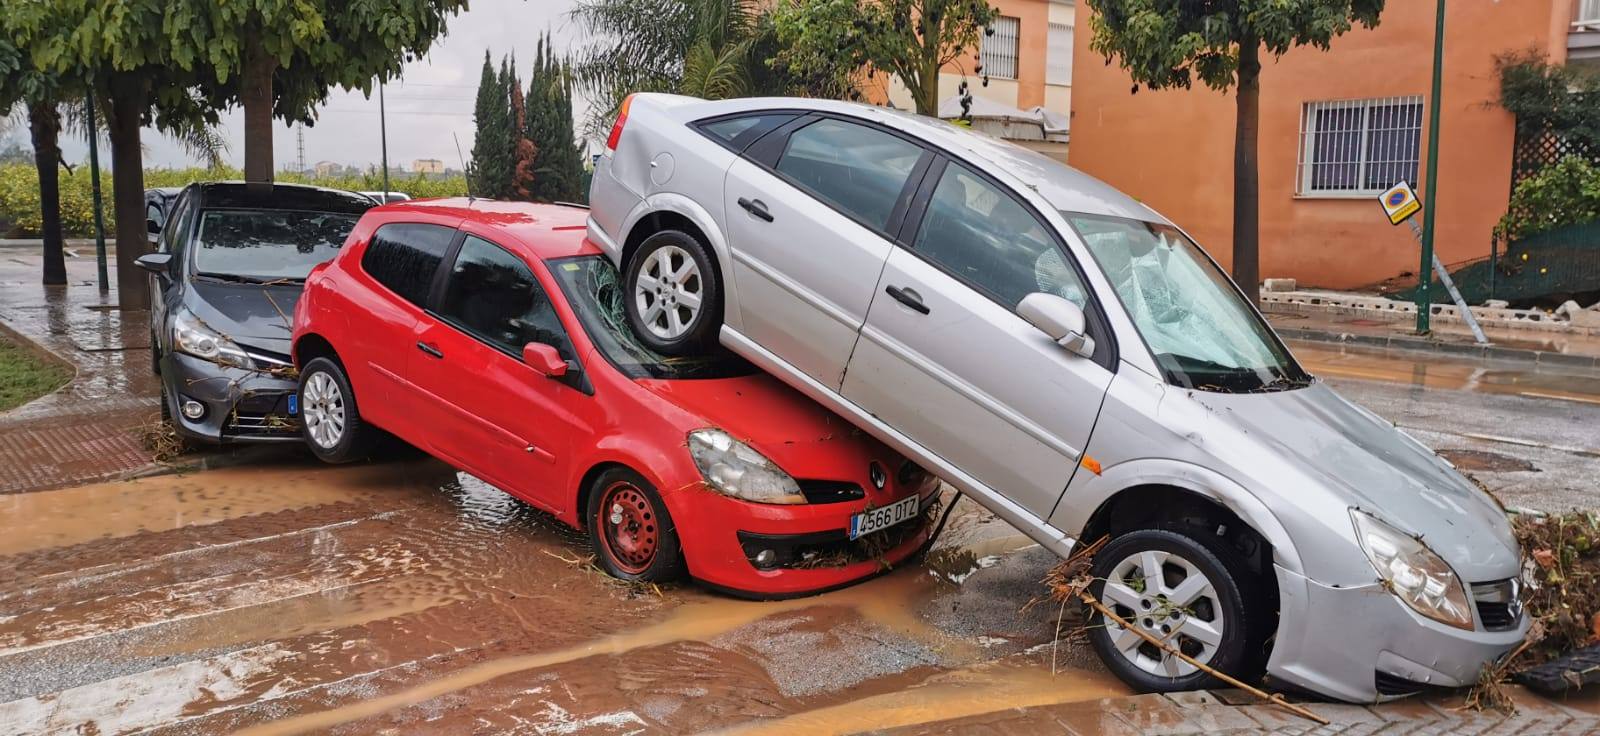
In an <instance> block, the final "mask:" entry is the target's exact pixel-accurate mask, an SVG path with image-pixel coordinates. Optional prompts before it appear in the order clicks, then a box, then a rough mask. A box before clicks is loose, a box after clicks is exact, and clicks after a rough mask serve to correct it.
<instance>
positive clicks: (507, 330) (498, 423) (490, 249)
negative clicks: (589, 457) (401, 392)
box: [407, 235, 588, 510]
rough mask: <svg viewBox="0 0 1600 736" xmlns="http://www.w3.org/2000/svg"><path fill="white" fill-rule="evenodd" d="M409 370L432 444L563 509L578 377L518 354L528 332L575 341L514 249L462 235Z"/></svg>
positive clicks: (543, 339)
mask: <svg viewBox="0 0 1600 736" xmlns="http://www.w3.org/2000/svg"><path fill="white" fill-rule="evenodd" d="M416 342H417V349H416V350H413V351H412V357H411V359H410V362H409V365H410V369H409V370H408V371H407V373H408V374H409V376H410V378H411V380H412V381H413V382H415V383H416V385H417V387H418V388H419V389H420V390H421V391H422V392H423V395H424V397H425V399H426V400H427V401H428V403H429V404H430V406H428V407H426V409H425V411H426V415H425V416H424V417H422V418H423V419H424V420H425V421H427V422H429V423H430V424H431V425H432V426H431V427H430V428H429V429H428V430H427V434H428V438H429V444H430V445H431V446H432V447H433V448H434V449H435V451H436V452H437V453H438V454H440V455H441V456H444V457H445V458H447V459H451V460H454V461H456V462H457V463H458V464H459V465H460V466H461V467H463V468H465V469H466V470H468V471H469V472H471V473H473V474H474V475H478V476H480V477H482V478H483V479H484V480H486V481H489V482H490V483H493V484H494V485H496V486H498V487H500V488H501V489H503V490H506V491H510V492H512V493H515V494H516V495H518V496H521V497H523V498H525V499H527V500H529V501H532V502H534V503H537V504H539V505H542V506H545V507H547V508H549V509H551V510H560V507H561V506H562V505H563V504H562V503H561V500H562V499H563V498H565V497H566V496H567V495H569V494H567V493H566V492H565V491H566V490H568V489H564V488H563V487H562V483H563V481H564V479H565V478H566V472H565V471H566V464H567V463H568V462H569V449H570V445H569V442H570V438H571V437H572V436H573V435H574V434H575V433H576V430H577V428H578V425H579V424H580V421H579V419H578V417H577V416H576V414H575V413H574V410H575V409H577V408H578V407H579V406H580V404H581V402H583V401H587V400H588V397H587V396H586V395H585V394H583V392H582V391H581V390H580V389H579V388H578V386H580V385H581V384H579V383H578V381H579V380H581V378H580V377H579V376H578V374H576V373H573V374H572V377H571V378H570V379H552V378H548V377H546V376H545V375H544V374H542V373H540V372H538V371H536V370H534V369H533V368H531V367H529V366H528V365H527V364H525V363H523V362H522V358H521V355H522V348H523V347H524V346H526V345H527V344H528V343H531V342H540V343H545V344H547V345H552V346H554V347H555V348H556V349H557V350H558V351H559V352H560V353H561V356H562V357H563V358H566V359H567V360H569V361H571V360H572V359H573V350H572V347H571V342H570V341H569V339H568V337H567V335H566V331H565V330H564V329H563V328H562V326H561V321H560V318H559V317H558V316H557V314H556V311H555V309H554V307H553V306H552V305H551V303H550V297H549V295H548V294H547V293H546V292H545V290H544V288H543V287H542V286H541V285H540V283H539V280H538V279H537V278H536V277H535V276H534V274H533V272H532V270H531V269H530V268H529V267H528V265H527V264H526V263H524V262H523V261H522V260H521V259H520V258H518V257H517V256H515V255H513V254H512V253H510V252H509V251H506V250H504V249H502V248H500V247H499V246H497V245H495V244H493V243H490V242H489V241H487V240H483V239H482V238H479V237H476V236H473V235H468V236H466V238H465V239H464V240H463V242H462V243H461V248H460V251H459V253H458V254H457V255H456V258H455V261H454V262H453V263H452V264H451V265H450V267H449V271H448V272H447V274H446V277H445V282H444V287H443V290H442V293H441V295H440V297H439V299H438V302H437V304H436V305H435V307H434V309H433V310H432V314H430V315H428V316H425V317H423V318H422V319H421V320H419V322H418V324H417V332H416Z"/></svg>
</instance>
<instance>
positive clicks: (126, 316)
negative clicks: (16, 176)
mask: <svg viewBox="0 0 1600 736" xmlns="http://www.w3.org/2000/svg"><path fill="white" fill-rule="evenodd" d="M39 275H40V257H39V256H38V255H36V254H34V253H32V252H31V251H25V250H20V249H12V248H7V249H3V250H0V330H4V331H5V332H7V333H9V334H10V335H11V336H12V337H13V338H20V339H23V340H27V341H29V342H31V343H33V344H34V345H36V346H37V347H40V348H43V349H44V350H45V351H47V352H49V353H50V354H52V355H54V356H56V357H57V358H59V359H61V360H63V361H65V362H66V363H69V364H71V365H72V367H73V368H74V369H75V370H76V375H75V376H74V378H73V379H72V381H71V382H70V383H68V384H67V385H66V386H65V387H63V388H61V389H60V390H58V391H56V392H55V393H53V394H50V395H48V396H44V397H41V398H39V399H37V400H34V401H31V402H29V403H27V404H24V405H23V406H20V407H17V408H16V409H13V410H11V411H8V412H3V413H0V494H8V493H18V492H23V491H30V490H42V489H46V488H59V487H63V486H69V485H76V484H78V483H86V482H91V481H96V480H105V479H109V478H115V477H119V476H123V475H127V474H130V473H136V472H139V471H143V470H148V469H151V468H153V467H154V465H153V464H152V462H151V459H150V456H149V454H148V453H147V452H145V451H144V450H143V449H142V448H141V446H140V443H139V437H138V434H139V429H140V427H142V426H143V425H144V424H146V423H148V422H149V421H151V420H152V419H153V418H154V417H155V416H156V414H157V412H158V407H157V404H156V397H157V396H158V394H159V391H160V389H159V387H158V385H157V382H156V379H155V376H154V375H152V374H151V372H150V352H149V343H150V337H149V335H150V332H149V326H148V321H147V320H148V317H147V313H145V312H131V313H123V312H121V311H119V310H118V309H117V308H116V301H117V298H116V291H115V288H116V286H115V283H113V284H112V291H111V292H110V293H108V294H101V293H100V291H99V289H98V288H97V284H96V282H95V262H94V258H93V256H92V253H91V254H89V255H88V256H87V257H85V256H83V255H76V254H75V255H74V256H73V257H70V258H68V259H67V278H68V284H67V285H66V286H64V287H49V288H47V287H45V286H43V285H41V284H40V283H39ZM115 278H116V274H115V271H114V270H113V272H112V279H113V282H114V281H115ZM141 286H142V285H141Z"/></svg>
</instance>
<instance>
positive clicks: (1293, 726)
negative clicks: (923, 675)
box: [875, 689, 1600, 736]
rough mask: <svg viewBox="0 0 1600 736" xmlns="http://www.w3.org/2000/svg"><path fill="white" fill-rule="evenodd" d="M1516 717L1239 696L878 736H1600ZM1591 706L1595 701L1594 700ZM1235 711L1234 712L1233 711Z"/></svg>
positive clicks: (1563, 715) (1121, 704)
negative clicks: (1302, 710) (1298, 704)
mask: <svg viewBox="0 0 1600 736" xmlns="http://www.w3.org/2000/svg"><path fill="white" fill-rule="evenodd" d="M1513 692H1514V693H1515V698H1516V700H1517V712H1516V713H1514V714H1506V713H1499V712H1494V711H1482V712H1480V711H1474V710H1471V709H1467V708H1465V707H1463V706H1462V704H1461V702H1460V698H1459V697H1447V696H1432V697H1428V698H1414V699H1409V700H1401V701H1397V702H1393V703H1386V704H1384V705H1375V706H1360V705H1346V704H1337V703H1310V704H1306V707H1307V709H1309V710H1311V711H1312V712H1314V713H1316V714H1317V715H1320V716H1322V717H1324V718H1327V719H1328V720H1329V724H1328V725H1326V726H1322V725H1318V724H1316V723H1313V722H1311V721H1308V720H1306V719H1304V718H1301V717H1300V716H1297V715H1295V714H1293V713H1290V712H1288V711H1286V710H1284V709H1282V708H1278V707H1276V706H1272V705H1265V704H1260V703H1249V702H1248V701H1249V697H1250V696H1247V695H1244V694H1243V693H1237V692H1221V693H1213V692H1195V693H1180V694H1177V695H1134V696H1129V697H1121V698H1105V699H1103V700H1089V701H1082V702H1076V703H1060V704H1056V705H1045V706H1034V707H1028V708H1014V709H1011V710H1006V711H1000V712H997V713H984V714H980V715H975V716H968V717H965V718H957V719H952V720H947V721H936V722H932V723H922V724H917V725H914V726H905V727H901V728H896V729H890V730H886V731H878V732H875V733H877V734H882V735H884V736H924V735H926V736H934V735H935V734H950V733H960V734H978V735H986V734H994V735H995V736H1001V735H1010V734H1069V735H1071V736H1122V735H1124V734H1126V735H1128V736H1139V735H1143V736H1186V735H1188V734H1241V735H1242V734H1282V735H1284V736H1313V735H1314V736H1345V735H1349V736H1367V735H1374V734H1384V735H1385V736H1389V735H1399V734H1405V735H1407V736H1423V735H1424V734H1475V735H1480V736H1501V735H1505V736H1512V735H1516V736H1543V735H1545V734H1563V735H1565V734H1574V735H1582V734H1596V735H1600V715H1597V714H1596V710H1595V709H1594V707H1593V706H1592V705H1588V704H1583V703H1580V704H1575V705H1573V706H1572V707H1569V706H1564V705H1560V704H1557V703H1554V702H1551V701H1548V700H1545V699H1543V698H1540V697H1538V696H1536V695H1533V694H1531V693H1528V692H1526V691H1521V690H1516V689H1513ZM1589 700H1592V698H1589ZM1230 703H1235V704H1230Z"/></svg>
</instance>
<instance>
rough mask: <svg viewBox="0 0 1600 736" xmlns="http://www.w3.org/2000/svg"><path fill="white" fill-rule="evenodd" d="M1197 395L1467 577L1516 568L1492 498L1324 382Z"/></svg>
mask: <svg viewBox="0 0 1600 736" xmlns="http://www.w3.org/2000/svg"><path fill="white" fill-rule="evenodd" d="M1194 396H1195V400H1196V401H1198V402H1200V403H1202V404H1204V405H1206V406H1207V407H1208V408H1210V409H1211V410H1212V412H1211V413H1212V417H1213V419H1214V420H1215V421H1219V422H1222V423H1224V424H1227V425H1231V426H1230V428H1231V429H1233V430H1236V433H1233V432H1230V433H1229V434H1232V435H1233V436H1234V437H1235V438H1236V439H1238V440H1241V441H1244V442H1245V443H1246V444H1250V445H1254V446H1255V447H1256V448H1259V449H1261V450H1265V451H1267V452H1269V453H1271V454H1273V455H1276V456H1277V457H1279V458H1281V459H1282V460H1283V461H1285V464H1286V465H1288V466H1290V467H1293V468H1294V469H1295V470H1297V471H1298V472H1297V473H1295V475H1299V476H1301V477H1302V478H1303V480H1304V481H1309V482H1311V483H1315V485H1316V486H1317V487H1318V490H1320V491H1321V492H1323V493H1327V494H1331V495H1332V496H1334V497H1335V499H1336V500H1338V501H1341V502H1343V504H1344V505H1346V506H1354V507H1357V508H1360V509H1363V510H1366V511H1369V512H1371V513H1373V514H1374V515H1376V516H1377V517H1378V518H1380V519H1383V520H1384V521H1386V522H1388V523H1389V524H1391V525H1393V526H1395V527H1396V528H1398V529H1400V530H1401V531H1402V532H1407V533H1414V534H1420V535H1422V539H1423V541H1424V542H1425V543H1426V544H1427V545H1428V546H1429V548H1431V549H1432V550H1433V551H1434V552H1435V553H1437V554H1439V555H1440V556H1441V557H1443V558H1444V559H1445V561H1447V562H1449V563H1450V565H1451V566H1452V567H1454V568H1455V570H1456V572H1457V573H1458V574H1459V575H1461V576H1462V577H1463V578H1464V579H1465V581H1466V582H1469V583H1472V582H1486V581H1488V580H1493V579H1498V578H1503V577H1507V576H1508V575H1511V574H1515V571H1516V569H1517V567H1518V565H1519V564H1520V552H1519V551H1518V548H1517V544H1516V540H1515V538H1514V537H1513V536H1512V533H1511V525H1510V523H1509V522H1508V521H1507V520H1506V516H1505V512H1504V511H1502V510H1501V509H1500V508H1499V506H1498V505H1497V504H1496V503H1495V502H1494V501H1493V500H1492V499H1490V498H1489V496H1488V494H1486V493H1484V492H1483V491H1481V490H1479V489H1478V488H1477V487H1476V486H1474V485H1473V484H1472V483H1471V481H1468V480H1467V479H1465V478H1463V477H1462V476H1461V475H1460V473H1458V472H1456V471H1455V470H1454V469H1453V468H1452V467H1450V465H1449V464H1448V463H1446V462H1445V461H1444V460H1442V459H1440V458H1439V457H1438V456H1437V455H1435V454H1434V453H1433V451H1431V450H1429V449H1428V448H1426V447H1424V446H1423V445H1422V444H1420V443H1418V442H1417V441H1416V440H1413V439H1412V438H1411V437H1410V436H1408V435H1406V434H1405V433H1404V432H1401V431H1400V430H1399V429H1397V428H1395V427H1394V425H1392V424H1390V423H1389V422H1387V421H1384V420H1383V419H1381V418H1379V417H1377V416H1376V415H1374V414H1372V413H1370V412H1368V411H1366V410H1365V409H1362V408H1360V407H1357V406H1355V405H1354V404H1352V403H1350V402H1348V401H1346V400H1345V399H1344V398H1343V397H1341V396H1339V395H1338V394H1337V393H1335V392H1334V391H1333V390H1332V389H1330V388H1328V387H1327V385H1325V384H1322V383H1317V384H1314V385H1312V386H1310V387H1307V388H1303V389H1297V390H1292V391H1282V392H1276V393H1261V394H1213V393H1206V394H1199V393H1196V394H1194ZM1281 480H1282V479H1281V477H1280V482H1281ZM1278 490H1279V495H1280V496H1281V497H1285V498H1293V497H1294V496H1295V495H1296V492H1295V490H1293V489H1278ZM1311 490H1312V489H1300V492H1307V491H1311ZM1330 521H1332V520H1330ZM1344 523H1346V524H1348V522H1344ZM1333 525H1336V523H1335V524H1333ZM1351 534H1352V537H1353V534H1354V532H1353V531H1352V532H1351Z"/></svg>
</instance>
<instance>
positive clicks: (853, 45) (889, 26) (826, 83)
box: [773, 0, 995, 115]
mask: <svg viewBox="0 0 1600 736" xmlns="http://www.w3.org/2000/svg"><path fill="white" fill-rule="evenodd" d="M994 16H995V10H994V8H993V7H991V6H990V5H989V3H988V2H986V1H985V0H864V1H858V0H787V1H786V2H781V3H779V5H778V6H777V8H776V9H775V10H774V11H773V25H774V27H775V29H776V32H777V37H778V41H779V48H780V49H781V50H780V51H779V53H778V56H777V62H776V63H777V64H778V65H779V66H780V67H781V68H783V69H786V70H789V71H790V72H791V73H792V74H795V75H797V76H798V77H801V78H805V79H809V80H813V81H812V83H813V84H820V85H822V86H823V87H824V88H829V87H832V88H837V87H839V86H840V85H843V84H846V83H847V82H848V81H849V80H851V79H853V76H854V75H855V74H856V73H857V71H858V70H860V69H862V68H863V67H868V68H869V69H870V70H881V71H884V72H887V73H889V74H893V75H894V76H896V77H899V78H900V82H901V83H902V84H904V85H905V86H906V89H908V90H910V92H911V99H912V101H913V103H914V104H915V106H916V110H917V112H918V113H920V114H923V115H936V114H938V109H939V70H940V69H942V68H944V67H945V66H946V65H949V64H954V63H956V62H957V61H959V60H960V59H961V58H962V57H963V56H965V55H967V54H971V53H973V52H974V51H975V49H976V46H977V44H978V39H979V38H980V37H981V34H983V33H985V32H986V31H985V29H986V28H987V27H988V26H989V24H990V23H991V22H993V20H994ZM869 65H870V66H869ZM973 71H974V72H981V71H982V69H980V68H978V66H977V65H974V67H973ZM869 73H874V72H870V71H869ZM852 86H853V85H852Z"/></svg>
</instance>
